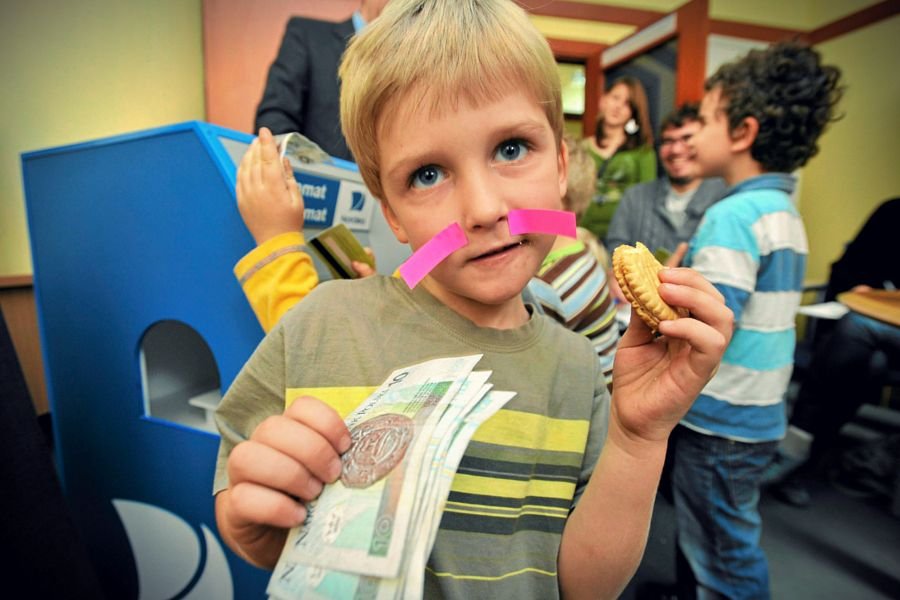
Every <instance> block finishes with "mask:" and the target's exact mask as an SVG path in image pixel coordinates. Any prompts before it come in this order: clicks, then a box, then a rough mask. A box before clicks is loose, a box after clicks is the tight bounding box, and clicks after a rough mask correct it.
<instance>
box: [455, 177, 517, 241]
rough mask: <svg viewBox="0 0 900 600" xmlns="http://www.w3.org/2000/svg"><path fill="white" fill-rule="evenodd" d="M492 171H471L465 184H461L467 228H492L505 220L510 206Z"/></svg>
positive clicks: (464, 218)
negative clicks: (476, 172)
mask: <svg viewBox="0 0 900 600" xmlns="http://www.w3.org/2000/svg"><path fill="white" fill-rule="evenodd" d="M496 177H497V176H495V175H491V174H490V173H484V174H474V173H469V175H468V176H467V177H466V182H465V184H464V185H461V186H459V188H458V190H457V191H458V192H459V194H460V196H461V197H460V200H459V203H460V207H461V209H462V224H463V226H464V228H465V229H466V230H472V229H483V228H490V227H494V226H496V225H497V223H499V222H502V221H505V220H506V216H507V214H508V213H509V207H508V206H507V205H506V202H505V200H504V198H503V194H502V193H501V189H500V187H499V186H497V185H495V184H496V182H495V181H493V180H494V179H496Z"/></svg>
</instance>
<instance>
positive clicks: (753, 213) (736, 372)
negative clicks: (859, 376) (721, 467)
mask: <svg viewBox="0 0 900 600" xmlns="http://www.w3.org/2000/svg"><path fill="white" fill-rule="evenodd" d="M794 184H795V180H794V178H793V177H791V176H789V175H784V174H777V173H770V174H766V175H761V176H759V177H753V178H751V179H748V180H746V181H743V182H741V183H739V184H738V185H736V186H734V187H733V188H732V189H731V190H730V191H729V193H728V195H727V196H726V197H725V198H724V199H723V200H722V201H720V202H719V203H718V204H715V205H714V206H712V207H711V208H710V209H709V210H708V211H707V212H706V215H705V216H704V218H703V221H702V222H701V224H700V226H699V227H698V229H697V232H696V233H695V235H694V237H693V239H692V240H691V242H690V249H689V250H688V254H687V257H686V258H685V264H686V265H688V266H690V267H692V268H694V269H696V270H697V271H699V272H700V273H702V274H703V275H704V276H705V277H706V278H707V279H708V280H709V281H711V282H712V283H713V284H714V285H715V286H716V288H718V290H719V291H720V292H722V294H723V295H724V296H725V301H726V303H727V304H728V307H729V308H730V309H731V310H732V311H734V318H735V331H734V336H733V337H732V339H731V343H730V344H729V346H728V349H727V350H726V351H725V356H724V357H723V359H722V364H721V366H720V367H719V371H718V373H716V376H715V377H714V378H713V379H712V381H710V382H709V384H707V386H706V387H705V388H704V389H703V392H702V393H701V394H700V397H699V398H697V401H696V402H695V403H694V405H693V406H692V407H691V410H690V411H689V412H688V414H687V415H685V417H684V419H683V420H682V424H683V425H685V426H687V427H690V428H691V429H694V430H697V431H699V432H701V433H708V434H713V435H718V436H721V437H725V438H728V439H734V440H740V441H750V442H761V441H769V440H777V439H780V438H781V437H783V436H784V432H785V427H786V421H787V418H786V415H785V408H784V404H783V400H784V394H785V391H786V390H787V386H788V383H789V381H790V377H791V371H792V369H793V365H794V345H795V341H796V338H795V332H794V318H795V315H796V312H797V307H798V306H799V304H800V295H801V292H802V290H803V277H804V274H805V273H806V257H807V254H808V252H809V250H808V244H807V240H806V231H805V230H804V227H803V220H802V219H801V217H800V214H799V212H798V211H797V209H796V207H795V206H794V204H793V202H792V201H791V198H790V194H791V192H792V191H793V189H794Z"/></svg>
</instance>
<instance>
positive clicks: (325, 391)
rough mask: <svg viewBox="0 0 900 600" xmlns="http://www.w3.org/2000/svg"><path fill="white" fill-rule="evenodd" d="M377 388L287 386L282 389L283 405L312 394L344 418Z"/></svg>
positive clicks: (285, 405)
mask: <svg viewBox="0 0 900 600" xmlns="http://www.w3.org/2000/svg"><path fill="white" fill-rule="evenodd" d="M377 389H378V387H377V386H359V387H315V388H287V389H286V390H285V391H284V407H285V408H287V407H288V406H290V405H291V404H293V402H294V400H296V399H297V398H299V397H300V396H313V397H314V398H318V399H319V400H321V401H322V402H324V403H325V404H327V405H328V406H330V407H332V408H333V409H334V410H336V411H337V412H338V414H339V415H341V418H342V419H346V418H347V417H348V416H349V415H350V413H352V412H353V411H354V410H356V407H358V406H359V405H360V404H362V402H363V400H365V399H366V398H368V397H369V396H371V395H372V392H374V391H375V390H377Z"/></svg>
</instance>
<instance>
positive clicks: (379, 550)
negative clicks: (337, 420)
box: [267, 355, 515, 600]
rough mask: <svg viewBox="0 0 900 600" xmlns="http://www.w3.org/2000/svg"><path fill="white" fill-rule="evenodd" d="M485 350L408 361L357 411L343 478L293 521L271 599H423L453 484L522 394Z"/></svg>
mask: <svg viewBox="0 0 900 600" xmlns="http://www.w3.org/2000/svg"><path fill="white" fill-rule="evenodd" d="M480 359H481V355H474V356H462V357H452V358H441V359H435V360H431V361H427V362H423V363H420V364H417V365H413V366H411V367H406V368H403V369H398V370H396V371H394V372H393V373H391V374H390V376H388V378H387V380H386V381H385V382H384V383H383V384H382V385H381V386H380V387H379V388H378V389H377V390H376V391H375V392H374V393H373V394H372V395H371V396H369V397H368V398H367V399H366V400H365V401H363V403H362V404H361V405H360V406H359V407H358V408H357V409H356V411H354V412H353V413H352V414H351V415H350V416H349V417H347V426H348V428H349V429H350V436H351V438H352V445H351V447H350V450H348V451H347V452H346V453H345V454H344V456H343V457H342V461H343V470H342V472H341V477H340V479H339V480H338V481H336V482H335V483H333V484H330V485H327V486H325V488H324V489H323V490H322V493H321V495H320V496H319V497H318V498H317V499H316V500H315V501H313V502H310V503H308V504H307V510H308V514H307V517H306V520H305V521H304V522H303V524H302V525H301V526H299V527H296V528H294V529H292V530H291V532H290V534H289V535H288V538H287V542H286V543H285V546H284V550H283V551H282V553H281V557H280V559H279V561H278V564H277V565H276V567H275V571H274V572H273V573H272V578H271V579H270V581H269V586H268V589H267V592H268V594H269V596H270V598H274V599H278V600H292V599H295V598H313V599H316V598H377V599H390V598H418V597H421V596H422V589H423V585H424V575H425V563H426V562H427V560H428V556H429V554H430V553H431V548H432V546H433V545H434V539H435V536H436V535H437V530H438V525H439V524H440V521H441V513H442V511H443V507H444V504H445V503H446V501H447V497H448V495H449V493H450V483H451V481H452V479H453V476H454V474H455V473H456V469H457V467H458V466H459V462H460V460H461V459H462V456H463V453H464V452H465V450H466V446H468V444H469V440H471V438H472V435H473V434H474V433H475V430H476V429H477V428H478V427H479V426H480V425H481V424H482V423H483V422H484V421H486V420H487V419H488V418H489V417H490V416H491V415H493V414H494V413H495V412H497V411H498V410H499V409H500V408H501V407H502V406H503V405H504V404H506V403H507V402H508V401H509V400H510V399H512V398H513V396H515V394H514V393H513V392H504V391H497V390H493V389H491V384H490V383H489V381H488V380H489V378H490V375H491V373H490V371H475V370H474V368H475V365H476V364H477V363H478V361H479V360H480Z"/></svg>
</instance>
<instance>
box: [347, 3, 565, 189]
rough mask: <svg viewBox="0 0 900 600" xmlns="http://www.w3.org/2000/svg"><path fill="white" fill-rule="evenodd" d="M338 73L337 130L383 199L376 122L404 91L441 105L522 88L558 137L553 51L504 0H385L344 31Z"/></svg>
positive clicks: (499, 96) (558, 104)
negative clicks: (362, 24) (347, 37)
mask: <svg viewBox="0 0 900 600" xmlns="http://www.w3.org/2000/svg"><path fill="white" fill-rule="evenodd" d="M339 76H340V79H341V127H342V129H343V131H344V137H345V138H346V139H347V145H348V146H349V147H350V151H351V152H353V156H354V158H355V159H356V162H357V164H358V165H359V171H360V174H361V175H362V178H363V181H365V183H366V186H368V188H369V190H370V191H371V192H372V194H374V195H375V196H376V197H377V198H380V199H382V200H383V199H384V189H383V187H382V185H381V178H380V176H379V167H380V165H379V157H380V155H379V149H378V142H377V133H378V129H377V128H378V127H381V126H382V125H383V123H382V121H381V120H380V118H381V117H382V116H383V115H385V114H388V111H389V110H390V109H392V108H396V106H397V104H398V103H399V102H400V101H401V100H407V99H411V100H412V102H413V104H412V105H413V106H418V105H419V104H421V103H422V102H423V101H424V100H426V98H427V99H428V100H429V102H430V106H429V108H430V110H432V111H433V112H435V113H439V112H440V111H443V110H447V109H454V108H455V107H456V106H458V104H459V102H460V101H468V102H473V103H480V102H485V101H496V100H500V99H502V98H503V97H504V96H505V95H507V94H508V93H509V92H510V91H511V90H523V91H525V92H526V93H530V94H531V95H532V96H533V97H534V99H535V101H536V102H539V103H540V104H541V105H542V107H543V109H544V112H545V114H546V115H547V120H548V121H549V122H550V126H551V127H552V128H553V131H554V134H555V136H556V141H557V144H559V143H561V140H562V132H563V112H562V100H561V95H560V81H559V74H558V71H557V68H556V61H555V60H554V58H553V53H552V52H551V50H550V47H549V45H548V44H547V41H546V40H545V39H544V37H543V36H542V35H541V34H540V32H538V31H537V29H535V27H534V26H533V25H532V24H531V22H530V21H529V20H528V16H527V15H526V14H525V12H524V11H523V10H522V9H521V8H519V7H518V6H517V5H516V4H514V3H513V2H512V1H511V0H391V1H390V2H389V3H388V5H387V7H386V8H385V10H384V12H382V13H381V16H380V17H378V18H377V19H375V20H374V21H373V22H372V23H371V24H369V25H368V26H367V27H366V28H365V29H364V30H363V31H362V32H361V33H360V34H359V35H358V36H356V37H355V38H354V39H353V40H352V41H351V43H350V45H349V47H348V48H347V51H346V52H345V53H344V58H343V61H342V62H341V68H340V71H339ZM410 126H414V125H410ZM459 133H460V135H466V132H465V131H460V132H459Z"/></svg>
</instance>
